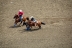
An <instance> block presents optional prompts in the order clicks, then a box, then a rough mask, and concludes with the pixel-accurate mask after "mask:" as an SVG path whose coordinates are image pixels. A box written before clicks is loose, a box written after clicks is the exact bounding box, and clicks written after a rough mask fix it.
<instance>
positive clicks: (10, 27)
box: [9, 26, 21, 28]
mask: <svg viewBox="0 0 72 48" xmlns="http://www.w3.org/2000/svg"><path fill="white" fill-rule="evenodd" d="M18 27H21V26H10V27H9V28H18Z"/></svg>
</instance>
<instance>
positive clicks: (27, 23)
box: [26, 18, 45, 30]
mask: <svg viewBox="0 0 72 48" xmlns="http://www.w3.org/2000/svg"><path fill="white" fill-rule="evenodd" d="M41 24H43V25H45V23H43V22H41V21H37V22H33V21H31V20H29V18H27V22H26V27H27V30H28V28H32V26H35V25H36V26H38V27H39V29H41Z"/></svg>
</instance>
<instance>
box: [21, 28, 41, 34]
mask: <svg viewBox="0 0 72 48" xmlns="http://www.w3.org/2000/svg"><path fill="white" fill-rule="evenodd" d="M38 30H40V29H39V28H37V29H31V30H26V29H23V30H20V31H22V32H21V33H23V32H33V31H38Z"/></svg>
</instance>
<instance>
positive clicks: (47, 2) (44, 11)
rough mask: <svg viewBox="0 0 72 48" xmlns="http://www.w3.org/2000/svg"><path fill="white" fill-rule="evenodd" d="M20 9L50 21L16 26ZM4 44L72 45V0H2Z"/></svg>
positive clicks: (22, 47) (16, 47) (32, 47)
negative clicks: (35, 25)
mask: <svg viewBox="0 0 72 48" xmlns="http://www.w3.org/2000/svg"><path fill="white" fill-rule="evenodd" d="M19 9H22V10H23V11H24V12H25V16H28V17H30V16H34V17H35V18H36V19H37V20H41V21H43V22H45V23H46V25H42V29H39V30H32V31H26V30H25V29H26V27H25V26H21V27H17V28H12V26H13V25H14V19H13V16H14V14H16V13H18V10H19ZM0 48H72V0H0Z"/></svg>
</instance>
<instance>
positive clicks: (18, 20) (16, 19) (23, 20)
mask: <svg viewBox="0 0 72 48" xmlns="http://www.w3.org/2000/svg"><path fill="white" fill-rule="evenodd" d="M14 19H15V22H14V26H16V25H17V23H18V22H20V18H19V16H18V15H17V14H15V16H14ZM26 19H27V17H23V18H22V22H23V25H25V21H26ZM22 22H20V24H21V23H22ZM20 24H19V26H20Z"/></svg>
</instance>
